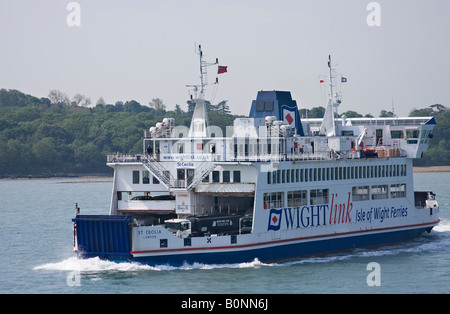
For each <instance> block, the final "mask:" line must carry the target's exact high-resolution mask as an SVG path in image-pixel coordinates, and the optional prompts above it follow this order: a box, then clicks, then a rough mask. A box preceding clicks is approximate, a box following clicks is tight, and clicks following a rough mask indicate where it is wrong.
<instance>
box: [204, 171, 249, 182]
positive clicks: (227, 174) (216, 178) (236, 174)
mask: <svg viewBox="0 0 450 314" xmlns="http://www.w3.org/2000/svg"><path fill="white" fill-rule="evenodd" d="M221 172H222V180H221V178H220V177H221V175H220V173H221ZM231 174H233V181H231ZM210 177H211V179H212V181H211V179H210ZM202 182H213V183H216V182H225V183H228V182H234V183H239V182H241V171H240V170H233V172H231V171H230V170H223V171H216V170H214V171H213V172H212V173H211V175H209V174H208V175H207V176H206V177H205V178H204V179H203V181H202Z"/></svg>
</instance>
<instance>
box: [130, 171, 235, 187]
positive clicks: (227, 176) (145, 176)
mask: <svg viewBox="0 0 450 314" xmlns="http://www.w3.org/2000/svg"><path fill="white" fill-rule="evenodd" d="M231 174H232V175H233V177H231ZM140 175H141V172H140V171H139V170H134V171H133V179H132V180H133V184H140V183H141V182H140ZM163 175H165V176H166V177H167V178H169V177H170V173H169V171H164V172H163ZM188 175H189V173H188ZM150 177H152V180H150ZM210 177H211V179H212V181H211V180H210ZM178 179H179V180H184V173H183V176H182V177H181V176H180V175H178ZM231 179H233V181H231ZM150 182H151V183H153V184H159V180H158V179H157V178H156V177H153V176H150V172H149V171H147V170H143V171H142V184H150ZM203 182H213V183H215V182H234V183H238V182H241V171H240V170H234V171H232V172H231V171H230V170H224V171H213V172H212V174H211V175H207V176H206V177H205V178H204V179H203Z"/></svg>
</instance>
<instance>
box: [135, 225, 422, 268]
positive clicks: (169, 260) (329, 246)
mask: <svg viewBox="0 0 450 314" xmlns="http://www.w3.org/2000/svg"><path fill="white" fill-rule="evenodd" d="M427 229H429V227H426V228H425V227H422V228H418V229H410V230H402V231H392V232H383V233H374V234H365V235H359V236H350V237H344V238H333V239H328V240H317V241H311V242H301V243H293V244H283V245H281V244H280V245H278V246H273V247H265V248H249V249H248V250H239V251H236V250H233V249H229V250H225V251H223V252H207V251H203V252H201V253H188V254H187V253H180V254H174V255H162V256H146V257H134V258H132V259H131V260H132V261H136V262H140V263H143V264H149V265H162V264H169V265H174V266H181V265H183V264H185V263H188V264H193V263H203V264H234V263H243V262H251V261H253V260H254V259H255V258H258V260H259V261H261V262H275V261H280V260H286V259H292V258H298V257H304V256H312V255H323V254H330V253H336V252H342V251H350V250H354V249H356V248H368V247H376V246H382V245H388V244H393V243H398V242H402V241H406V240H409V239H411V238H413V237H415V236H418V235H419V234H421V233H423V232H425V231H426V230H427Z"/></svg>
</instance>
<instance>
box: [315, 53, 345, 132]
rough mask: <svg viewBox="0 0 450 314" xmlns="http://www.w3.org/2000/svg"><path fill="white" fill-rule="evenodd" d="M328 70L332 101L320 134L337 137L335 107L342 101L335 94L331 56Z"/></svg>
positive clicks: (329, 102) (327, 109) (326, 110)
mask: <svg viewBox="0 0 450 314" xmlns="http://www.w3.org/2000/svg"><path fill="white" fill-rule="evenodd" d="M328 68H329V69H330V99H329V100H328V105H327V108H326V109H325V114H324V116H323V120H322V125H321V126H320V133H321V134H323V135H326V136H336V123H335V121H334V107H337V106H339V103H340V100H338V99H337V97H335V96H337V95H334V93H333V69H332V67H331V55H328Z"/></svg>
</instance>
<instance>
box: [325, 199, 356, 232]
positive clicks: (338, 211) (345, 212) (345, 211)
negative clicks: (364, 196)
mask: <svg viewBox="0 0 450 314" xmlns="http://www.w3.org/2000/svg"><path fill="white" fill-rule="evenodd" d="M351 196H352V194H351V192H348V199H347V204H345V202H344V203H340V204H337V202H336V199H337V197H338V194H337V193H332V194H331V210H330V220H329V224H330V225H332V224H334V225H335V224H341V223H347V222H352V219H351V217H350V212H351V211H352V209H353V203H352V202H351V201H350V198H351Z"/></svg>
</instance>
